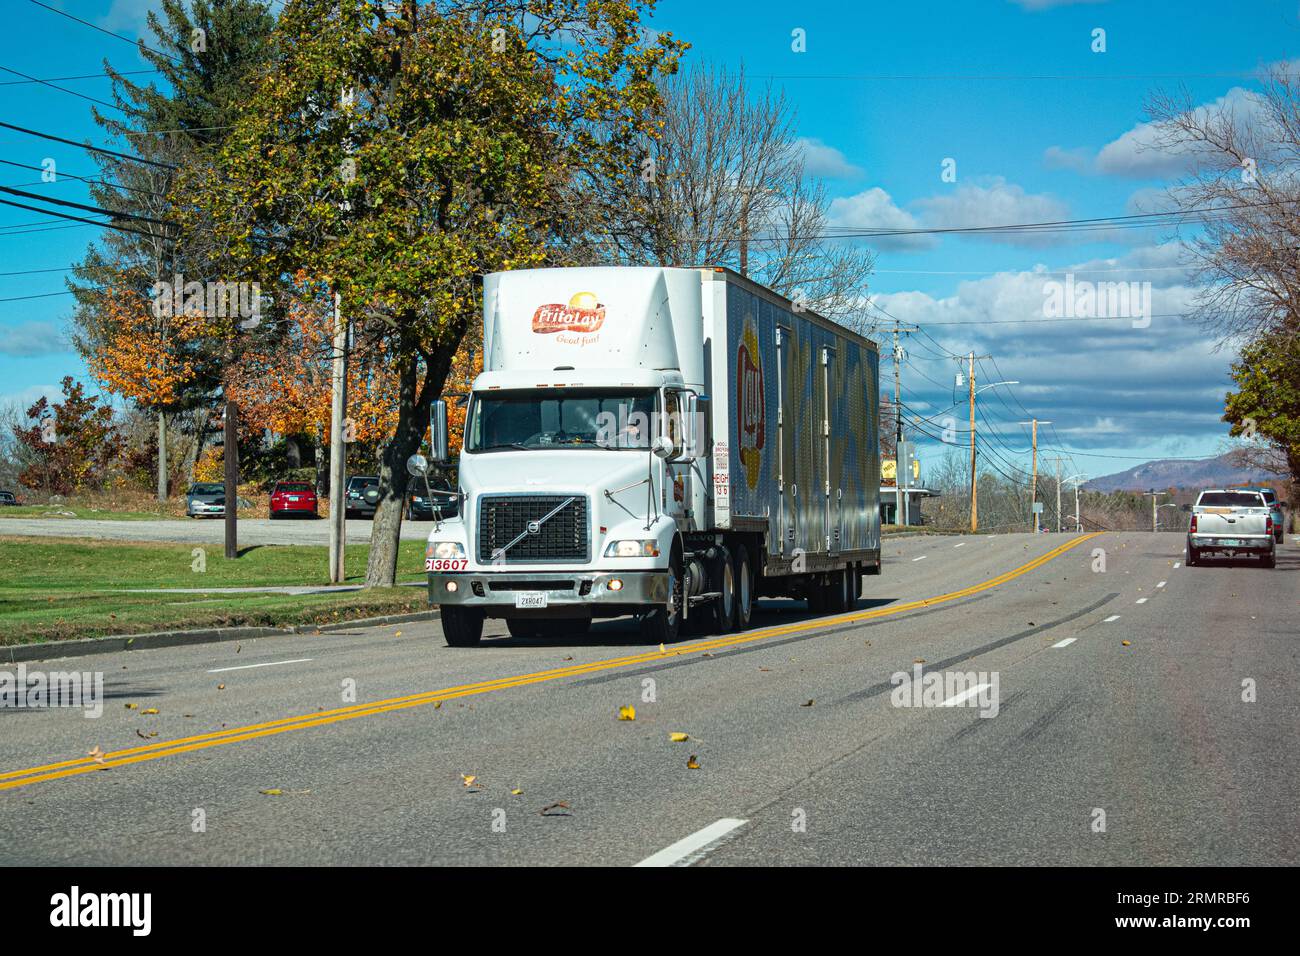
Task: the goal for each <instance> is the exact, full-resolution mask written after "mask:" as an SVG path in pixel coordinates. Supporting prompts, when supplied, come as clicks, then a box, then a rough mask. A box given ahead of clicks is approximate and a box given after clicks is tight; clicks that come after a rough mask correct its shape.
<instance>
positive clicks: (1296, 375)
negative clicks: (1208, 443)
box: [1223, 333, 1300, 482]
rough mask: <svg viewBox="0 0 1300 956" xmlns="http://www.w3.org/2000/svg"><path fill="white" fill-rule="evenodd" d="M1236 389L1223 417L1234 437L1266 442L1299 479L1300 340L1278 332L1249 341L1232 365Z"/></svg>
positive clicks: (1295, 480)
mask: <svg viewBox="0 0 1300 956" xmlns="http://www.w3.org/2000/svg"><path fill="white" fill-rule="evenodd" d="M1232 379H1233V381H1234V382H1236V384H1237V391H1235V392H1229V393H1228V395H1227V399H1226V402H1225V406H1224V415H1223V419H1224V421H1226V422H1229V423H1231V425H1232V428H1231V430H1230V434H1231V435H1233V436H1234V437H1243V438H1247V439H1256V440H1257V441H1259V440H1262V441H1263V442H1266V443H1267V444H1268V445H1270V446H1271V447H1272V448H1274V449H1276V451H1277V453H1278V456H1279V457H1280V458H1282V459H1283V460H1284V461H1285V462H1286V467H1287V469H1288V471H1289V472H1290V477H1291V480H1292V481H1293V482H1297V481H1300V339H1298V338H1296V337H1295V336H1288V335H1285V334H1280V333H1275V334H1272V335H1267V336H1264V337H1261V338H1260V339H1258V340H1256V341H1254V342H1252V343H1250V344H1249V345H1247V346H1246V347H1245V348H1244V349H1242V352H1241V358H1240V360H1239V361H1237V362H1234V363H1233V365H1232Z"/></svg>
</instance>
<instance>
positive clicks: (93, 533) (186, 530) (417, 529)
mask: <svg viewBox="0 0 1300 956" xmlns="http://www.w3.org/2000/svg"><path fill="white" fill-rule="evenodd" d="M371 526H372V524H371V522H370V521H369V520H368V519H361V518H352V519H349V520H348V521H347V539H348V541H349V542H350V543H351V544H369V543H370V529H371ZM432 527H433V523H432V522H430V521H403V522H402V537H403V538H404V539H407V540H412V541H423V540H424V539H426V538H427V537H429V529H430V528H432ZM238 533H239V543H240V545H241V546H243V545H254V544H322V545H328V544H329V543H330V529H329V522H328V521H325V520H324V519H315V520H312V519H305V518H282V519H277V520H275V521H272V520H271V519H269V518H240V519H239V532H238ZM3 534H15V535H50V536H55V537H61V538H90V539H93V540H99V541H173V542H181V543H185V544H190V543H194V544H220V543H221V542H223V541H224V540H225V534H226V532H225V521H223V520H222V519H221V518H160V519H158V520H157V521H111V520H106V521H98V520H95V519H92V518H5V517H3V516H0V535H3Z"/></svg>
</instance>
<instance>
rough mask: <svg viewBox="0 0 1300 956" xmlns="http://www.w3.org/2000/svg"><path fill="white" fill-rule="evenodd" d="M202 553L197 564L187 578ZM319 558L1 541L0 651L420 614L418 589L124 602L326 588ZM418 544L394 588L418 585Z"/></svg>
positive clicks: (352, 573)
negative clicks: (230, 590)
mask: <svg viewBox="0 0 1300 956" xmlns="http://www.w3.org/2000/svg"><path fill="white" fill-rule="evenodd" d="M196 549H201V550H202V551H203V552H204V553H203V560H204V562H205V563H206V569H205V570H204V571H196V570H194V569H193V568H194V567H195V565H196V562H197V560H198V556H197V555H195V553H194V552H195V550H196ZM369 550H370V546H369V545H365V544H356V545H351V546H349V547H348V549H347V557H346V565H345V567H346V571H347V580H348V582H349V583H360V582H361V581H362V580H364V577H365V566H366V559H367V557H368V554H369ZM327 554H328V550H327V549H326V548H324V547H320V546H315V545H285V546H281V545H266V546H262V547H251V548H246V549H244V550H243V552H241V555H240V557H239V558H237V559H234V560H226V558H225V557H223V555H222V551H221V548H220V547H213V546H211V545H193V544H162V543H157V544H154V543H148V544H146V543H131V542H119V541H84V540H82V539H80V538H61V539H52V538H33V537H17V536H0V645H4V644H21V643H30V642H34V641H49V640H66V639H70V638H77V637H94V636H100V635H104V634H132V633H135V634H139V633H143V632H147V631H158V630H180V629H187V628H199V627H214V626H222V627H226V626H236V625H263V626H285V625H289V624H309V623H324V622H327V621H335V620H346V619H349V618H356V617H365V616H369V615H373V614H398V613H405V612H406V611H418V610H425V609H426V608H427V606H428V605H427V601H426V598H425V593H424V591H423V590H421V589H420V588H394V589H391V590H390V589H387V588H385V589H377V590H372V591H358V592H345V593H343V594H314V595H299V596H295V595H287V594H258V593H253V594H223V593H210V592H202V591H200V592H198V593H193V594H178V593H163V594H130V593H118V591H117V589H127V588H223V587H263V586H272V585H315V584H326V583H328V573H327V570H326V567H327V564H328V560H327ZM423 555H424V542H422V541H403V542H401V545H400V548H399V551H398V575H397V579H398V581H418V580H421V579H422V577H423Z"/></svg>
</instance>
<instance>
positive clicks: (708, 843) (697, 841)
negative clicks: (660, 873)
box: [637, 817, 749, 866]
mask: <svg viewBox="0 0 1300 956" xmlns="http://www.w3.org/2000/svg"><path fill="white" fill-rule="evenodd" d="M748 822H749V821H747V820H737V819H735V818H734V817H723V818H722V819H721V820H719V821H718V822H717V823H710V824H709V825H708V826H707V827H705V828H704V829H703V830H698V831H696V832H695V833H692V834H691V835H690V836H688V837H686V838H684V839H681V840H678V841H677V842H676V843H674V844H673V845H672V846H669V847H664V849H662V850H660V851H659V852H658V853H653V854H651V855H650V856H648V857H646V858H645V859H644V860H642V861H641V862H640V863H638V864H637V866H690V865H691V864H692V863H694V862H695V861H696V860H698V859H700V858H701V857H703V856H704V855H705V854H706V853H708V852H709V851H710V850H712V849H714V848H715V847H716V846H717V845H718V844H719V843H720V842H721V841H722V840H723V839H724V838H726V837H728V836H730V835H731V834H732V833H734V832H735V831H736V830H738V829H740V828H741V827H743V826H744V825H745V824H746V823H748Z"/></svg>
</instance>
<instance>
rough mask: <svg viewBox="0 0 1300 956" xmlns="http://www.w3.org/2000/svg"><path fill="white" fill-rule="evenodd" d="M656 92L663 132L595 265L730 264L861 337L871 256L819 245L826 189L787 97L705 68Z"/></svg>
mask: <svg viewBox="0 0 1300 956" xmlns="http://www.w3.org/2000/svg"><path fill="white" fill-rule="evenodd" d="M661 90H662V96H663V101H664V115H663V121H664V127H663V129H662V130H661V132H660V134H659V136H658V137H657V138H655V139H648V140H647V141H646V142H645V149H646V158H645V161H644V164H643V168H642V170H641V176H640V177H639V179H638V188H639V190H640V192H639V194H638V195H636V196H633V197H627V201H626V202H625V203H624V204H623V206H624V208H623V209H620V210H617V211H616V213H615V218H612V219H611V220H610V222H608V223H606V224H605V227H604V228H603V229H599V230H597V232H598V233H599V235H600V241H601V242H602V243H603V246H602V247H601V248H600V251H599V255H600V257H601V258H604V259H607V260H613V261H619V262H641V263H655V264H658V265H665V266H668V265H681V266H691V265H722V266H729V267H731V268H733V269H735V270H737V271H738V272H740V273H742V274H744V275H747V276H749V277H750V278H752V279H754V280H755V281H756V282H759V283H761V284H763V285H765V286H767V287H769V288H771V289H774V290H775V291H777V292H779V293H781V294H782V295H785V296H787V297H788V298H790V299H793V300H795V301H796V302H799V303H801V304H803V305H805V306H806V307H807V308H809V309H812V310H814V311H816V312H820V313H821V314H823V315H825V316H827V317H829V318H833V319H836V320H837V321H840V322H842V323H844V324H846V325H848V326H849V327H852V328H857V329H859V330H865V329H866V328H867V327H868V323H867V322H866V320H865V319H864V318H863V316H864V313H865V307H864V302H865V299H866V290H867V279H868V277H869V276H870V274H871V272H872V269H873V268H874V265H875V256H874V255H873V254H872V253H871V252H870V251H869V250H867V249H864V248H862V247H861V246H855V245H851V244H847V243H845V242H836V241H832V240H828V239H826V238H825V236H826V234H827V225H828V214H827V211H828V208H829V202H828V200H827V197H826V190H825V186H824V185H823V184H822V183H821V182H820V181H817V180H814V179H812V178H811V177H810V176H809V175H808V173H807V170H806V169H805V163H804V156H803V152H802V150H801V149H800V146H799V140H798V137H797V136H796V133H795V113H794V111H793V109H792V108H791V107H790V106H789V104H788V103H787V102H786V100H785V97H784V96H783V95H782V94H781V93H780V92H778V91H776V90H774V89H773V88H772V87H771V86H770V85H769V86H766V87H763V88H762V89H758V90H754V89H752V88H751V87H750V85H749V84H748V83H747V82H746V79H745V75H744V73H743V72H739V73H729V72H727V71H726V70H725V69H716V70H715V69H710V68H707V67H703V66H695V67H693V68H692V69H690V70H686V71H683V72H681V73H678V74H675V75H673V76H670V77H666V78H664V80H663V81H662V83H661Z"/></svg>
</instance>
